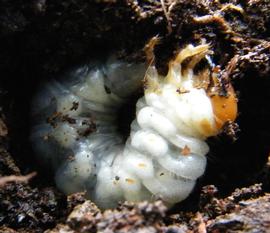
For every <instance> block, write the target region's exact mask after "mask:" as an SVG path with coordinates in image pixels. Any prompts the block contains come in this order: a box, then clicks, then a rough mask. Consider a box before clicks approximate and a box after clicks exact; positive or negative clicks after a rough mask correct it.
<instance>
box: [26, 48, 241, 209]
mask: <svg viewBox="0 0 270 233" xmlns="http://www.w3.org/2000/svg"><path fill="white" fill-rule="evenodd" d="M207 52H208V46H207V45H201V46H197V47H193V46H192V45H189V46H187V47H186V48H185V49H183V50H182V51H181V52H180V53H179V54H178V55H177V57H176V58H175V59H174V60H173V61H171V62H170V64H169V71H168V74H167V76H166V77H163V76H160V75H159V74H158V73H157V71H156V68H155V67H154V66H150V67H149V68H148V69H147V71H146V73H145V66H144V65H142V64H133V65H131V64H127V63H123V62H119V61H115V60H111V61H108V62H107V64H106V65H104V66H93V67H92V68H90V67H88V66H84V67H82V68H79V69H77V70H76V71H75V72H72V73H71V74H70V76H71V78H72V80H71V81H70V79H69V78H67V79H65V81H63V82H57V81H54V82H52V83H48V84H46V85H45V86H44V87H43V91H41V92H40V93H39V94H38V95H37V97H36V99H35V100H34V106H33V115H34V119H35V125H34V127H33V130H32V136H31V139H32V142H33V148H34V150H35V151H36V153H37V154H38V156H41V157H42V159H43V161H46V162H47V163H48V164H49V165H50V166H53V167H54V170H55V171H56V176H55V179H56V184H57V186H58V187H59V188H60V189H61V190H62V191H64V192H65V193H72V192H78V191H84V190H86V191H87V195H88V197H89V198H90V199H91V200H93V201H94V202H96V203H97V204H98V205H99V206H100V207H102V208H110V207H114V206H116V205H117V203H118V202H119V201H122V200H129V201H141V200H154V199H155V198H162V199H163V200H164V201H165V202H167V203H168V204H169V205H172V204H174V203H177V202H179V201H181V200H183V199H185V198H186V197H187V196H188V195H189V194H190V193H191V191H192V189H193V187H194V185H195V182H196V179H197V178H198V177H200V176H201V175H202V174H203V173H204V170H205V166H206V157H205V155H206V154H207V152H208V150H209V148H208V146H207V144H206V143H205V142H204V140H205V139H206V138H207V137H208V136H212V135H216V134H217V133H218V131H219V129H220V126H219V125H222V124H217V122H218V121H217V119H218V120H220V119H222V121H223V123H224V121H227V120H234V118H235V115H236V101H231V102H233V106H232V107H231V106H229V107H228V108H227V110H226V108H225V110H224V111H225V112H226V114H227V116H226V117H225V119H223V118H224V117H223V118H222V116H220V115H222V114H219V115H218V116H217V115H216V114H215V109H214V108H215V106H216V105H217V103H219V101H220V100H217V101H216V100H215V101H214V102H215V104H214V103H213V101H211V98H210V97H209V95H208V93H207V91H206V90H205V89H204V88H198V87H196V85H195V83H196V82H197V81H198V80H199V79H200V77H199V76H198V75H194V73H193V68H194V66H195V65H196V63H198V62H199V61H200V60H201V59H202V58H204V57H205V55H206V54H207ZM187 58H188V59H190V61H189V63H188V65H187V66H186V67H185V69H184V68H182V62H183V61H184V60H186V59H187ZM144 77H145V83H146V90H145V93H144V96H143V97H142V98H140V99H139V100H138V102H137V105H136V119H135V120H134V121H133V122H132V124H131V132H130V136H129V137H128V139H127V141H126V142H124V141H123V137H122V136H121V135H120V134H119V133H118V131H117V122H116V121H117V112H118V109H119V108H120V107H121V106H122V105H123V104H124V103H125V102H126V101H127V100H128V97H129V95H131V94H132V93H133V92H134V91H135V90H136V89H138V87H139V86H140V84H141V82H142V80H143V78H144ZM233 97H234V94H232V98H233ZM227 99H230V100H231V98H230V97H229V98H227ZM234 100H235V98H234ZM222 101H223V102H224V100H222ZM222 101H221V102H222ZM223 102H222V103H223ZM232 108H233V109H232ZM228 109H229V110H228ZM227 112H229V113H227ZM48 161H49V162H48Z"/></svg>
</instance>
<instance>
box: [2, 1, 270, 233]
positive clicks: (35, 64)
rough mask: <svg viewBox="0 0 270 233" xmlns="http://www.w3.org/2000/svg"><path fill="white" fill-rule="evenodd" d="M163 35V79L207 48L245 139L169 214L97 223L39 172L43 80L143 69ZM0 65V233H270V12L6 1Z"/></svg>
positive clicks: (128, 211)
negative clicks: (34, 105)
mask: <svg viewBox="0 0 270 233" xmlns="http://www.w3.org/2000/svg"><path fill="white" fill-rule="evenodd" d="M156 35H157V36H158V37H159V38H160V42H159V43H158V44H157V45H156V47H155V50H154V52H155V56H156V66H157V67H158V69H159V72H161V73H164V72H166V70H167V64H168V61H169V60H170V59H171V58H172V57H173V56H174V54H175V53H176V52H177V51H178V50H179V49H181V48H182V47H184V46H185V45H186V44H188V43H194V44H198V43H201V42H202V41H204V40H205V41H206V42H207V43H210V45H211V49H212V50H213V52H214V54H213V62H214V63H215V64H216V65H218V66H219V68H220V75H221V76H222V77H223V78H225V79H226V78H227V79H228V78H229V79H230V80H231V82H232V85H233V86H234V88H235V90H236V91H237V95H238V107H239V112H238V118H237V121H236V124H237V125H238V127H237V130H235V129H236V125H230V124H229V125H228V126H227V127H226V128H225V129H224V132H223V133H222V134H221V135H219V136H217V137H215V138H211V139H209V140H208V143H209V145H210V153H209V154H208V155H207V156H208V167H207V171H206V173H205V175H204V176H203V177H201V178H200V180H199V181H198V184H197V186H196V189H195V190H194V192H193V194H192V195H191V196H190V197H189V198H188V199H187V200H185V201H184V202H182V203H180V204H179V205H176V206H175V207H174V208H173V209H171V210H167V209H166V207H165V206H164V205H163V204H162V202H161V201H157V202H155V203H147V202H144V203H140V204H132V203H124V204H122V205H120V206H119V208H117V209H115V210H108V211H105V212H101V211H100V210H98V208H97V207H96V206H95V205H94V204H93V203H91V202H90V201H87V200H85V199H84V197H83V194H81V193H79V194H74V195H72V196H69V197H66V196H65V195H64V194H62V193H60V192H59V191H58V190H57V189H56V188H55V186H54V183H53V179H52V175H50V174H49V172H48V171H46V168H42V167H41V166H40V165H39V164H38V161H36V160H35V156H34V155H33V152H32V150H31V146H30V144H29V140H28V138H29V129H30V127H31V118H30V105H31V98H32V96H33V94H34V93H35V90H36V87H37V85H38V83H40V82H41V80H50V79H51V78H53V77H56V76H58V75H60V74H62V73H64V72H65V71H66V70H69V69H70V68H72V67H73V66H75V65H77V64H80V63H83V62H85V61H88V60H90V59H104V57H106V56H107V55H108V54H111V53H115V54H116V55H117V56H118V57H119V59H125V60H128V61H133V62H136V61H138V60H143V59H145V58H144V52H143V47H144V46H145V44H146V43H147V41H149V39H150V38H152V37H153V36H156ZM0 61H1V62H0V72H1V76H0V232H44V231H46V230H47V232H96V231H99V232H200V233H202V232H267V231H269V230H268V229H269V227H270V226H269V225H270V219H269V216H268V214H267V213H269V210H270V204H269V203H270V197H269V194H268V192H269V191H270V165H269V164H268V163H267V160H268V155H269V151H270V143H269V142H270V122H269V119H270V103H269V100H270V2H269V1H268V0H245V1H244V0H243V1H241V0H230V1H229V0H227V1H226V0H224V1H222V0H219V1H218V0H217V1H208V0H204V1H199V0H197V1H196V0H190V1H188V0H160V1H152V0H140V1H139V0H138V1H136V0H125V1H115V0H96V1H83V0H78V1H66V0H61V1H60V0H57V1H50V0H32V1H23V0H14V1H11V0H0ZM232 134H234V135H233V136H232ZM34 171H35V172H37V173H36V174H35V173H32V172H34ZM28 174H30V175H28ZM27 175H28V176H27ZM33 176H34V177H33ZM245 187H246V188H245ZM74 207H75V208H74Z"/></svg>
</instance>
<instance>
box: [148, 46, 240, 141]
mask: <svg viewBox="0 0 270 233" xmlns="http://www.w3.org/2000/svg"><path fill="white" fill-rule="evenodd" d="M210 52H211V51H210V50H209V45H208V44H203V45H199V46H196V47H194V46H193V45H188V46H186V47H185V48H184V49H182V50H181V51H180V52H179V53H178V54H177V55H176V57H175V58H174V59H173V60H172V61H170V62H169V70H168V73H167V75H166V77H162V76H160V75H159V74H158V73H157V71H156V69H155V67H154V66H150V67H149V68H148V71H147V72H146V76H145V80H146V84H147V85H146V90H145V95H146V99H148V101H150V102H151V101H153V100H151V99H153V96H154V95H159V96H162V98H160V99H162V100H163V101H164V102H166V104H167V105H168V106H170V108H167V109H163V110H162V111H166V112H167V113H166V114H167V115H168V116H169V117H170V118H172V121H173V122H174V124H175V125H177V126H178V128H179V130H181V132H184V133H185V134H187V135H189V136H192V137H199V138H202V139H204V138H207V137H209V136H214V135H217V134H218V132H219V131H220V129H221V128H222V127H223V126H224V124H225V123H226V122H227V121H234V120H235V118H236V116H237V98H236V96H235V93H234V90H233V87H232V86H231V85H230V84H229V83H227V84H226V85H224V86H223V93H220V91H219V90H220V86H221V84H220V82H219V80H218V74H217V72H211V71H210V70H209V69H208V68H205V69H204V70H203V71H201V72H199V73H198V74H195V73H194V68H195V66H196V64H198V63H199V62H200V61H201V60H202V59H203V58H205V57H206V55H207V54H209V53H210ZM152 104H156V105H157V103H154V102H152Z"/></svg>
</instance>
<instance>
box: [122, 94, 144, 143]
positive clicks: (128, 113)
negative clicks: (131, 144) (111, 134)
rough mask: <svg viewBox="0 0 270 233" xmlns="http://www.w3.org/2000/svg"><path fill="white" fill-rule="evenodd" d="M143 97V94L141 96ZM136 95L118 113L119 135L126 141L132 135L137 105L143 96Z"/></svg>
mask: <svg viewBox="0 0 270 233" xmlns="http://www.w3.org/2000/svg"><path fill="white" fill-rule="evenodd" d="M141 95H142V94H141ZM141 95H140V94H134V95H133V96H132V97H130V99H129V100H128V101H127V102H126V103H125V104H124V105H123V106H122V107H121V108H120V109H119V111H118V113H117V117H118V119H117V125H118V130H119V133H120V134H121V135H122V136H123V137H124V140H126V139H127V138H128V137H129V135H130V125H131V123H132V121H133V120H134V119H135V118H136V103H137V101H138V99H139V98H140V96H141Z"/></svg>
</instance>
